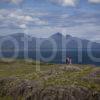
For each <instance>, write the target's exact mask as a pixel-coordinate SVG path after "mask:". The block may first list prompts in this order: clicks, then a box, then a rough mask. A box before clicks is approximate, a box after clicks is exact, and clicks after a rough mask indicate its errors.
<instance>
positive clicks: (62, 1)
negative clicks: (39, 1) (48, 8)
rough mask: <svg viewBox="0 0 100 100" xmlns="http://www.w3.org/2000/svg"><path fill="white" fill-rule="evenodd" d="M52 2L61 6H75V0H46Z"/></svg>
mask: <svg viewBox="0 0 100 100" xmlns="http://www.w3.org/2000/svg"><path fill="white" fill-rule="evenodd" d="M48 1H50V2H52V3H57V4H59V5H62V6H75V4H76V1H77V0H48Z"/></svg>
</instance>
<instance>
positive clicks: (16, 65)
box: [0, 60, 100, 100]
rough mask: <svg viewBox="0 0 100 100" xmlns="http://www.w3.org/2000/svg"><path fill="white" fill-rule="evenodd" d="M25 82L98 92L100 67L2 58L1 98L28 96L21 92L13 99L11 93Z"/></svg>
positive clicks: (3, 99) (38, 85)
mask: <svg viewBox="0 0 100 100" xmlns="http://www.w3.org/2000/svg"><path fill="white" fill-rule="evenodd" d="M36 67H40V70H38V71H37V70H36ZM22 83H25V84H30V85H32V84H36V86H37V88H46V87H73V86H75V87H84V88H87V89H88V90H91V91H94V93H95V92H96V93H100V67H96V66H92V65H66V64H48V63H40V64H39V62H35V61H30V60H27V61H24V60H15V61H12V62H9V61H7V60H6V62H4V61H2V60H0V100H28V99H24V96H23V95H18V96H19V97H17V99H12V97H11V95H10V94H9V93H10V92H12V90H14V89H15V88H16V87H18V86H20V84H22ZM30 85H29V86H30ZM25 87H26V86H25ZM25 87H24V88H25ZM15 90H16V89H15ZM28 93H29V92H28ZM29 94H31V92H30V93H29ZM18 98H19V99H18ZM29 100H35V99H29ZM59 100H60V99H59ZM61 100H62V99H61ZM80 100H81V99H80Z"/></svg>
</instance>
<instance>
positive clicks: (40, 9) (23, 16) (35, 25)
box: [0, 0, 100, 41]
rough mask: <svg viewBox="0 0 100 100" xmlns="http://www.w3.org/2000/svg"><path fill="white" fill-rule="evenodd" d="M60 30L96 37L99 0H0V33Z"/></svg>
mask: <svg viewBox="0 0 100 100" xmlns="http://www.w3.org/2000/svg"><path fill="white" fill-rule="evenodd" d="M57 32H61V33H62V34H63V35H68V34H69V35H72V36H75V37H79V38H84V39H89V40H92V41H99V40H100V0H0V35H8V34H13V33H27V34H30V35H32V36H36V37H48V36H50V35H52V34H54V33H57Z"/></svg>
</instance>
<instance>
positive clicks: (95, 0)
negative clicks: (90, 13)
mask: <svg viewBox="0 0 100 100" xmlns="http://www.w3.org/2000/svg"><path fill="white" fill-rule="evenodd" d="M88 1H89V2H90V3H96V4H97V3H100V0H88Z"/></svg>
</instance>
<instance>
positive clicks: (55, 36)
mask: <svg viewBox="0 0 100 100" xmlns="http://www.w3.org/2000/svg"><path fill="white" fill-rule="evenodd" d="M62 36H63V35H62V33H60V32H57V33H55V34H53V35H52V36H51V38H60V37H62Z"/></svg>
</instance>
